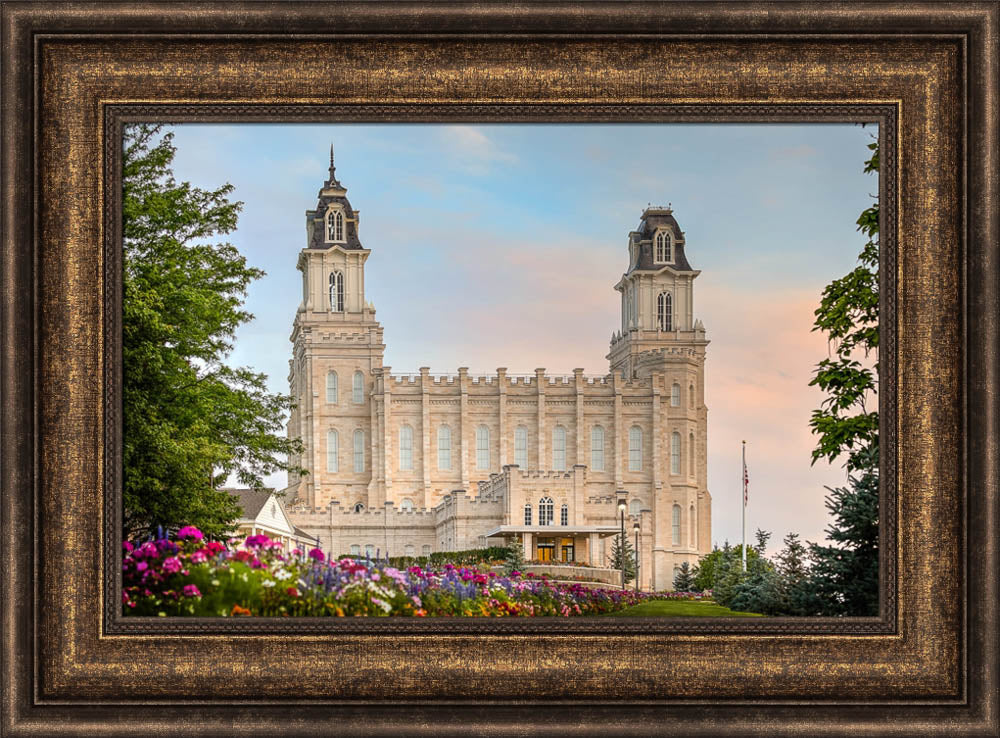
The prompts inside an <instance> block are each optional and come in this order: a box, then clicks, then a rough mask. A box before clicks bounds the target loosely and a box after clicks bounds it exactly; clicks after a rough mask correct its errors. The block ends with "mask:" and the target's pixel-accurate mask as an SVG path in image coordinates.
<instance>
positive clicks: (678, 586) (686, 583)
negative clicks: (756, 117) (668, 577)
mask: <svg viewBox="0 0 1000 738" xmlns="http://www.w3.org/2000/svg"><path fill="white" fill-rule="evenodd" d="M674 591H675V592H694V591H695V589H694V572H693V571H692V570H691V567H690V565H689V564H688V562H686V561H684V562H682V563H681V566H680V570H679V571H678V572H677V574H676V575H675V576H674Z"/></svg>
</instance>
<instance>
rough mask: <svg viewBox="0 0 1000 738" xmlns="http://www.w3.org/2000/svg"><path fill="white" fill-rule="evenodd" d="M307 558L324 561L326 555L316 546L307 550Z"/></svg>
mask: <svg viewBox="0 0 1000 738" xmlns="http://www.w3.org/2000/svg"><path fill="white" fill-rule="evenodd" d="M309 558H310V559H314V560H316V561H324V560H325V559H326V556H324V555H323V552H322V551H320V550H319V549H318V548H314V549H312V550H311V551H310V552H309Z"/></svg>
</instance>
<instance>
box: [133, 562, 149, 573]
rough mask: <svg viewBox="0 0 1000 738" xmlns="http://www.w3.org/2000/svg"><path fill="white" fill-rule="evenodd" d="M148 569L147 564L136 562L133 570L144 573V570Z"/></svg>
mask: <svg viewBox="0 0 1000 738" xmlns="http://www.w3.org/2000/svg"><path fill="white" fill-rule="evenodd" d="M148 568H149V564H147V563H146V562H145V561H140V562H138V563H137V564H136V565H135V570H136V571H146V569H148Z"/></svg>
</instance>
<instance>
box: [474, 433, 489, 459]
mask: <svg viewBox="0 0 1000 738" xmlns="http://www.w3.org/2000/svg"><path fill="white" fill-rule="evenodd" d="M476 468H477V469H489V468H490V429H489V428H487V427H486V426H485V425H481V426H479V427H478V428H476Z"/></svg>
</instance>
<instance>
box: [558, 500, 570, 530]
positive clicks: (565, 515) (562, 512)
mask: <svg viewBox="0 0 1000 738" xmlns="http://www.w3.org/2000/svg"><path fill="white" fill-rule="evenodd" d="M559 525H569V505H567V504H566V503H565V502H564V503H563V504H562V507H560V508H559Z"/></svg>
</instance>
